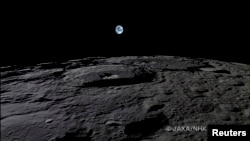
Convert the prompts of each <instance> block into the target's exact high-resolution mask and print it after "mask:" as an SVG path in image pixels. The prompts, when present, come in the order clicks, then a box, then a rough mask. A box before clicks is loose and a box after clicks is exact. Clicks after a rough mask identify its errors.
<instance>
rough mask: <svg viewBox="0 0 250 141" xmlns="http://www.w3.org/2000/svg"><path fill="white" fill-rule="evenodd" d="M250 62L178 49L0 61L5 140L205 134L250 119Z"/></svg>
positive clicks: (165, 140)
mask: <svg viewBox="0 0 250 141" xmlns="http://www.w3.org/2000/svg"><path fill="white" fill-rule="evenodd" d="M249 86H250V65H247V64H240V63H234V62H223V61H216V60H208V59H202V58H198V59H192V58H186V57H177V56H140V57H137V56H130V57H111V58H107V57H90V58H84V59H79V60H70V61H67V62H49V63H41V64H37V65H34V66H22V67H21V66H5V67H1V140H3V141H83V140H84V141H175V140H176V141H195V140H198V141H206V140H207V132H206V131H199V132H195V131H179V132H174V131H169V130H168V127H169V126H170V127H176V126H205V127H206V126H207V125H209V124H219V125H224V124H229V125H232V124H237V125H245V124H250V107H249V103H250V102H249V100H250V87H249Z"/></svg>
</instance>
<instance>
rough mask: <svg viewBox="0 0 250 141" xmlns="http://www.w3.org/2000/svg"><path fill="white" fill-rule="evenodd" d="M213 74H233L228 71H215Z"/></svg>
mask: <svg viewBox="0 0 250 141" xmlns="http://www.w3.org/2000/svg"><path fill="white" fill-rule="evenodd" d="M213 72H215V73H226V74H231V72H230V71H228V70H215V71H213Z"/></svg>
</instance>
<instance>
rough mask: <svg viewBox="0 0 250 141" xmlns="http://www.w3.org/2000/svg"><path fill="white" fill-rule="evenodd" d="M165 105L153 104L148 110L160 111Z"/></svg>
mask: <svg viewBox="0 0 250 141" xmlns="http://www.w3.org/2000/svg"><path fill="white" fill-rule="evenodd" d="M164 106H165V105H164V104H158V105H153V106H152V107H150V108H149V109H148V112H153V111H158V110H160V109H162V108H163V107H164Z"/></svg>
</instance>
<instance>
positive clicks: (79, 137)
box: [53, 129, 93, 141]
mask: <svg viewBox="0 0 250 141" xmlns="http://www.w3.org/2000/svg"><path fill="white" fill-rule="evenodd" d="M92 133H93V131H92V130H90V131H89V132H88V133H87V134H86V133H84V132H83V131H82V130H81V129H79V130H77V131H74V132H67V133H65V135H64V136H63V137H62V138H56V139H55V140H53V141H91V137H90V136H91V135H92Z"/></svg>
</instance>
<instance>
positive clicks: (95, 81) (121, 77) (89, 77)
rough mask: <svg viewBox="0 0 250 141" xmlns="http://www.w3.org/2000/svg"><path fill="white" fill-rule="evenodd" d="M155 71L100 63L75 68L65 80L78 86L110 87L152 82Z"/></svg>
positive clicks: (66, 74)
mask: <svg viewBox="0 0 250 141" xmlns="http://www.w3.org/2000/svg"><path fill="white" fill-rule="evenodd" d="M154 78H155V73H154V72H152V71H148V70H146V69H144V68H139V67H131V66H125V65H99V66H90V67H83V68H78V69H73V70H70V71H68V72H66V73H65V77H64V81H66V82H69V83H71V84H73V85H74V86H78V87H108V86H120V85H131V84H136V83H144V82H151V81H153V79H154Z"/></svg>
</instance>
